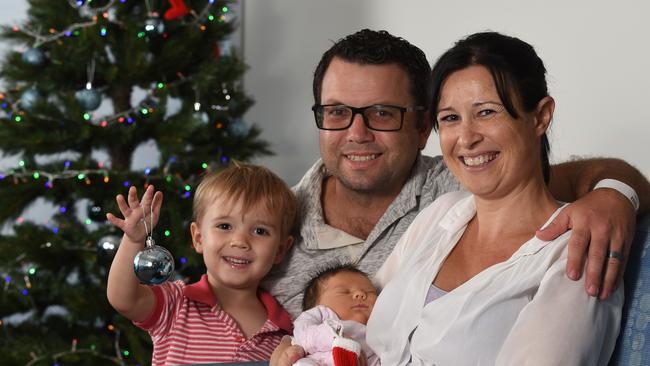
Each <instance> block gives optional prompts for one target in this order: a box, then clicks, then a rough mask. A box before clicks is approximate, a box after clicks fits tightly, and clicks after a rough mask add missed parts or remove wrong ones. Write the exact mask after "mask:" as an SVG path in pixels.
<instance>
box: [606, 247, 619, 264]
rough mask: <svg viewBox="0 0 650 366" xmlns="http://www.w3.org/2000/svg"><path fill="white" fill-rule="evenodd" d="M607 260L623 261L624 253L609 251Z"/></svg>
mask: <svg viewBox="0 0 650 366" xmlns="http://www.w3.org/2000/svg"><path fill="white" fill-rule="evenodd" d="M607 258H614V259H618V260H619V261H621V262H622V261H623V253H621V252H619V251H617V250H608V251H607Z"/></svg>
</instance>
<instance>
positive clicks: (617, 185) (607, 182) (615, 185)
mask: <svg viewBox="0 0 650 366" xmlns="http://www.w3.org/2000/svg"><path fill="white" fill-rule="evenodd" d="M598 188H611V189H615V190H617V191H618V192H619V193H621V194H622V195H623V196H625V197H627V198H628V199H629V200H630V203H632V206H633V207H634V211H635V212H637V211H639V196H638V195H637V194H636V192H635V191H634V189H633V188H632V187H630V186H628V185H627V184H625V183H623V182H621V181H620V180H616V179H603V180H601V181H600V182H598V183H597V184H596V186H594V189H593V190H596V189H598Z"/></svg>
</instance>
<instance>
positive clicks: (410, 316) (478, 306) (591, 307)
mask: <svg viewBox="0 0 650 366" xmlns="http://www.w3.org/2000/svg"><path fill="white" fill-rule="evenodd" d="M561 209H562V208H560V209H558V210H557V211H556V212H555V213H554V214H553V215H552V216H551V218H550V219H549V222H550V221H551V220H552V218H553V217H555V215H557V213H558V212H559V211H560V210H561ZM475 211H476V208H475V205H474V197H473V196H472V195H470V194H469V193H467V192H452V193H449V194H446V195H444V196H442V197H440V198H439V199H437V200H436V201H435V202H434V203H432V204H431V205H430V206H428V207H427V208H426V209H424V210H423V211H422V212H421V213H420V214H419V215H418V216H417V217H416V219H415V220H414V221H413V223H412V224H411V226H410V227H409V228H408V230H407V231H406V232H405V233H404V236H403V237H402V238H401V239H400V241H399V242H398V244H397V245H396V247H395V249H394V250H393V252H392V254H391V255H390V256H389V258H388V259H387V261H386V262H385V263H384V265H383V266H382V268H381V269H380V271H379V272H378V273H377V275H376V277H375V281H376V282H377V285H378V286H379V287H383V285H386V286H385V287H384V288H383V290H382V292H381V294H380V296H379V298H378V299H377V302H376V304H375V307H374V309H373V311H372V315H371V317H370V320H369V321H368V328H367V330H368V332H367V336H366V337H367V340H368V344H369V345H370V346H371V347H372V348H373V349H374V351H375V353H377V354H378V355H379V358H380V359H381V363H382V365H390V366H393V365H406V364H412V365H438V366H446V365H454V366H459V365H473V366H474V365H606V364H607V363H608V361H609V357H610V355H611V353H612V351H613V349H614V345H615V343H616V337H617V335H618V331H619V325H620V321H621V308H622V306H623V289H622V286H619V288H618V290H616V291H615V292H614V293H613V294H612V295H611V296H610V297H609V298H608V299H607V300H605V301H600V300H598V299H596V298H594V297H590V296H589V295H587V293H586V291H585V289H584V280H580V281H571V280H570V279H568V278H567V277H566V275H565V266H566V262H567V242H568V239H569V236H570V233H565V234H563V235H562V236H560V237H558V238H557V239H555V240H553V241H551V242H544V241H541V240H539V239H537V238H536V237H533V238H531V239H530V240H529V241H527V242H526V243H524V244H523V245H522V246H521V247H520V248H519V250H517V251H516V252H515V253H514V254H513V255H512V257H511V258H510V259H508V260H507V261H505V262H501V263H498V264H495V265H493V266H491V267H489V268H487V269H485V270H484V271H482V272H481V273H479V274H478V275H476V276H475V277H473V278H471V279H470V280H468V281H467V282H465V283H464V284H462V285H461V286H459V287H457V288H455V289H454V290H452V291H450V292H449V293H448V294H446V295H445V296H443V297H441V298H439V299H437V300H435V301H432V302H430V303H429V304H427V305H426V306H425V305H424V303H425V297H426V294H427V291H428V289H429V286H430V285H431V282H432V281H433V279H434V278H435V277H436V274H437V273H438V270H439V269H440V266H441V265H442V263H443V261H444V260H445V258H446V257H447V255H449V253H450V252H451V250H452V249H453V248H454V246H455V245H456V243H457V242H458V240H459V239H460V237H461V235H462V234H463V231H464V230H465V228H466V226H467V223H468V222H469V221H470V219H471V218H472V217H473V216H474V214H475ZM583 278H584V277H583ZM389 280H390V282H388V281H389ZM387 282H388V283H387Z"/></svg>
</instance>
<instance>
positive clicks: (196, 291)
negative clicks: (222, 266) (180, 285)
mask: <svg viewBox="0 0 650 366" xmlns="http://www.w3.org/2000/svg"><path fill="white" fill-rule="evenodd" d="M183 295H184V296H185V297H187V298H188V299H190V300H193V301H196V302H200V303H202V304H206V305H209V306H210V307H214V306H216V305H217V297H216V296H215V295H214V293H212V289H211V288H210V283H209V282H208V275H207V274H204V275H202V276H201V279H200V280H199V281H198V282H195V283H192V284H190V285H187V286H185V288H184V289H183ZM257 297H258V298H259V299H260V301H261V302H262V305H264V308H265V309H266V314H267V317H268V319H269V320H270V321H271V322H273V324H275V325H277V326H278V328H280V329H282V330H285V331H286V332H288V333H291V331H292V329H293V325H292V324H293V323H292V322H291V317H290V316H289V313H287V311H286V310H285V309H284V308H283V307H282V306H281V305H280V304H278V302H277V301H276V300H275V298H274V297H273V295H271V294H270V293H268V292H267V291H265V290H263V289H262V288H258V290H257Z"/></svg>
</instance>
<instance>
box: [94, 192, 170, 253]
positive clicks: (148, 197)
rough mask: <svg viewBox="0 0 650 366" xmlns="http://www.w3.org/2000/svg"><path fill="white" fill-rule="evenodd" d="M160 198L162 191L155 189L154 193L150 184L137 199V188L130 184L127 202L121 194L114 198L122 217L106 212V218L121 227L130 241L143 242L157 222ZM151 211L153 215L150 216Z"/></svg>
mask: <svg viewBox="0 0 650 366" xmlns="http://www.w3.org/2000/svg"><path fill="white" fill-rule="evenodd" d="M162 198H163V195H162V192H160V191H157V192H155V194H154V187H153V186H152V185H150V186H149V187H147V189H146V190H145V192H144V195H143V196H142V201H139V200H138V190H137V189H136V188H135V187H133V186H132V187H131V188H129V193H128V202H127V199H125V198H124V196H122V195H121V194H120V195H117V197H116V198H115V200H116V201H117V206H118V207H119V209H120V212H121V213H122V216H124V219H120V218H118V217H116V216H115V215H113V214H111V213H109V214H106V218H107V219H108V221H110V222H111V224H113V225H115V226H117V227H119V228H120V229H122V231H124V234H125V235H126V236H127V237H128V238H129V239H130V240H131V241H133V242H135V243H140V242H144V240H145V239H146V237H147V231H148V232H149V233H151V231H152V230H153V227H154V226H156V224H157V223H158V218H159V215H160V207H161V206H162ZM152 212H153V216H151V215H152ZM145 227H146V230H145Z"/></svg>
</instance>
